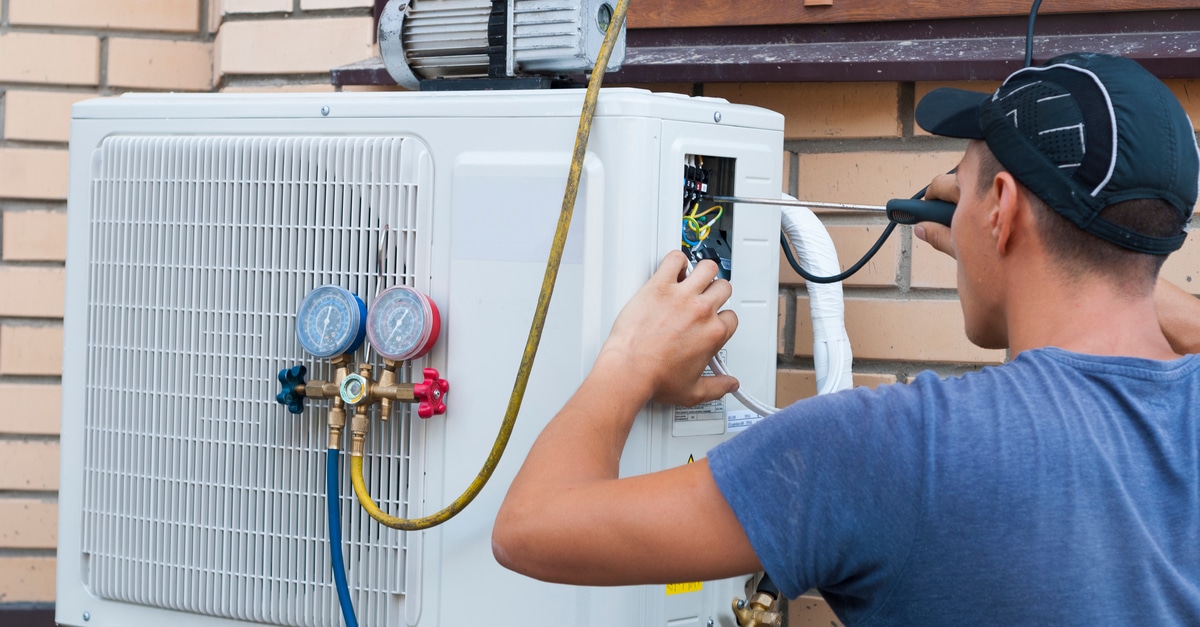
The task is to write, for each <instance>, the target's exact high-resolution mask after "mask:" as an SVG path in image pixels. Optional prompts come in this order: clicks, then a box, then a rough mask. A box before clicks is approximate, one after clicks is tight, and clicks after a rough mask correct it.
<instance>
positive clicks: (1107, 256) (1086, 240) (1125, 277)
mask: <svg viewBox="0 0 1200 627" xmlns="http://www.w3.org/2000/svg"><path fill="white" fill-rule="evenodd" d="M1003 171H1005V168H1004V166H1003V165H1002V164H1001V163H1000V161H999V160H998V159H996V156H995V155H994V154H992V151H991V150H989V149H988V147H987V145H986V144H983V143H982V142H980V143H979V176H978V179H977V181H976V185H977V187H978V189H977V191H978V192H979V193H983V192H984V191H987V190H988V189H990V188H991V186H992V182H993V181H994V180H995V178H996V175H997V174H999V173H1000V172H1003ZM1023 189H1024V187H1023ZM1025 192H1026V196H1027V197H1028V198H1029V202H1030V205H1032V206H1033V208H1034V215H1035V216H1036V219H1037V225H1038V228H1039V230H1040V231H1041V234H1042V237H1043V238H1044V240H1045V242H1046V246H1047V248H1048V250H1049V251H1050V254H1052V255H1053V256H1054V257H1055V259H1056V260H1057V261H1059V262H1060V263H1061V264H1062V267H1063V269H1064V270H1065V271H1067V272H1071V273H1085V274H1091V275H1098V276H1108V277H1112V278H1114V279H1117V280H1119V281H1121V282H1122V283H1124V284H1126V285H1128V286H1129V287H1131V288H1132V287H1136V286H1142V287H1144V288H1145V292H1144V294H1148V293H1150V291H1152V290H1153V289H1154V281H1155V279H1157V277H1158V271H1159V270H1160V269H1161V268H1162V265H1163V262H1164V261H1166V259H1167V256H1166V255H1150V254H1146V253H1139V252H1136V251H1133V250H1129V249H1127V248H1122V247H1120V246H1117V245H1116V244H1113V243H1110V242H1107V241H1105V240H1103V239H1100V238H1099V237H1096V236H1095V235H1092V234H1091V233H1088V232H1087V231H1084V230H1083V229H1081V228H1079V227H1078V226H1076V225H1075V224H1073V223H1072V222H1071V221H1070V220H1067V219H1066V218H1064V217H1063V216H1061V215H1059V213H1058V212H1057V211H1054V210H1053V209H1051V208H1050V207H1049V206H1047V205H1046V203H1045V201H1043V200H1042V199H1041V198H1038V197H1037V196H1035V195H1034V194H1033V193H1031V192H1029V190H1028V189H1025ZM1100 216H1101V217H1103V218H1104V219H1105V220H1108V221H1110V222H1112V223H1114V224H1116V225H1118V226H1120V227H1123V228H1126V229H1129V230H1131V231H1133V232H1135V233H1140V234H1142V235H1149V236H1152V237H1170V236H1172V235H1176V234H1178V233H1179V232H1180V231H1182V230H1183V227H1184V225H1185V223H1186V222H1187V219H1186V218H1184V216H1183V215H1182V214H1181V213H1180V212H1179V210H1178V209H1176V208H1175V207H1173V206H1171V204H1170V203H1169V202H1167V201H1165V200H1161V199H1158V198H1139V199H1136V200H1127V201H1124V202H1119V203H1116V204H1112V205H1109V206H1108V207H1105V208H1104V209H1102V210H1101V211H1100ZM1144 294H1143V295H1144Z"/></svg>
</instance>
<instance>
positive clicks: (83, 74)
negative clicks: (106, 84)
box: [0, 33, 100, 85]
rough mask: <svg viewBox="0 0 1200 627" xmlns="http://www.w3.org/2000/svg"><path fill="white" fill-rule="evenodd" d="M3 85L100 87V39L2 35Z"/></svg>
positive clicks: (0, 63) (0, 79)
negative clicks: (5, 83)
mask: <svg viewBox="0 0 1200 627" xmlns="http://www.w3.org/2000/svg"><path fill="white" fill-rule="evenodd" d="M0 82H13V83H61V84H65V85H96V84H98V83H99V82H100V40H99V39H98V38H96V37H89V36H85V35H46V34H41V33H3V34H0Z"/></svg>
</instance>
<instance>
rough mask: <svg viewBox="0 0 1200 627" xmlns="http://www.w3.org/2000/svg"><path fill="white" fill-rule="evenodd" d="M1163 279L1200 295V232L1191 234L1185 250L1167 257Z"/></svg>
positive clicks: (1184, 244)
mask: <svg viewBox="0 0 1200 627" xmlns="http://www.w3.org/2000/svg"><path fill="white" fill-rule="evenodd" d="M1162 277H1163V278H1164V279H1166V280H1168V281H1170V282H1172V283H1174V284H1175V285H1178V286H1179V287H1181V288H1183V289H1184V290H1185V291H1187V292H1190V293H1192V294H1197V295H1200V231H1192V232H1191V233H1189V234H1188V238H1187V241H1186V242H1184V243H1183V248H1180V249H1179V250H1177V251H1175V252H1173V253H1171V256H1169V257H1167V262H1166V263H1164V264H1163V269H1162Z"/></svg>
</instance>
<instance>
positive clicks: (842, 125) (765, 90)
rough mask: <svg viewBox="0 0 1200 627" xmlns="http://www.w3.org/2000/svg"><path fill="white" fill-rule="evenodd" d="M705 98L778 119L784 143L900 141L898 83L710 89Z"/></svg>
mask: <svg viewBox="0 0 1200 627" xmlns="http://www.w3.org/2000/svg"><path fill="white" fill-rule="evenodd" d="M704 95H705V96H713V97H716V98H725V99H726V100H729V101H730V102H735V103H739V104H748V105H755V106H759V107H763V108H766V109H770V110H772V111H777V112H779V113H782V114H783V116H784V128H783V134H784V137H786V138H788V139H812V138H825V137H898V136H899V135H900V116H899V102H900V101H899V88H898V85H897V84H896V83H711V84H707V85H705V86H704Z"/></svg>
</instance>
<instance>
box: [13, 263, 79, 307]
mask: <svg viewBox="0 0 1200 627" xmlns="http://www.w3.org/2000/svg"><path fill="white" fill-rule="evenodd" d="M66 276H67V275H66V271H65V270H63V269H62V268H27V267H22V266H6V267H0V316H14V317H19V318H61V317H62V316H63V299H64V297H65V295H66V289H67V284H66Z"/></svg>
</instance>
